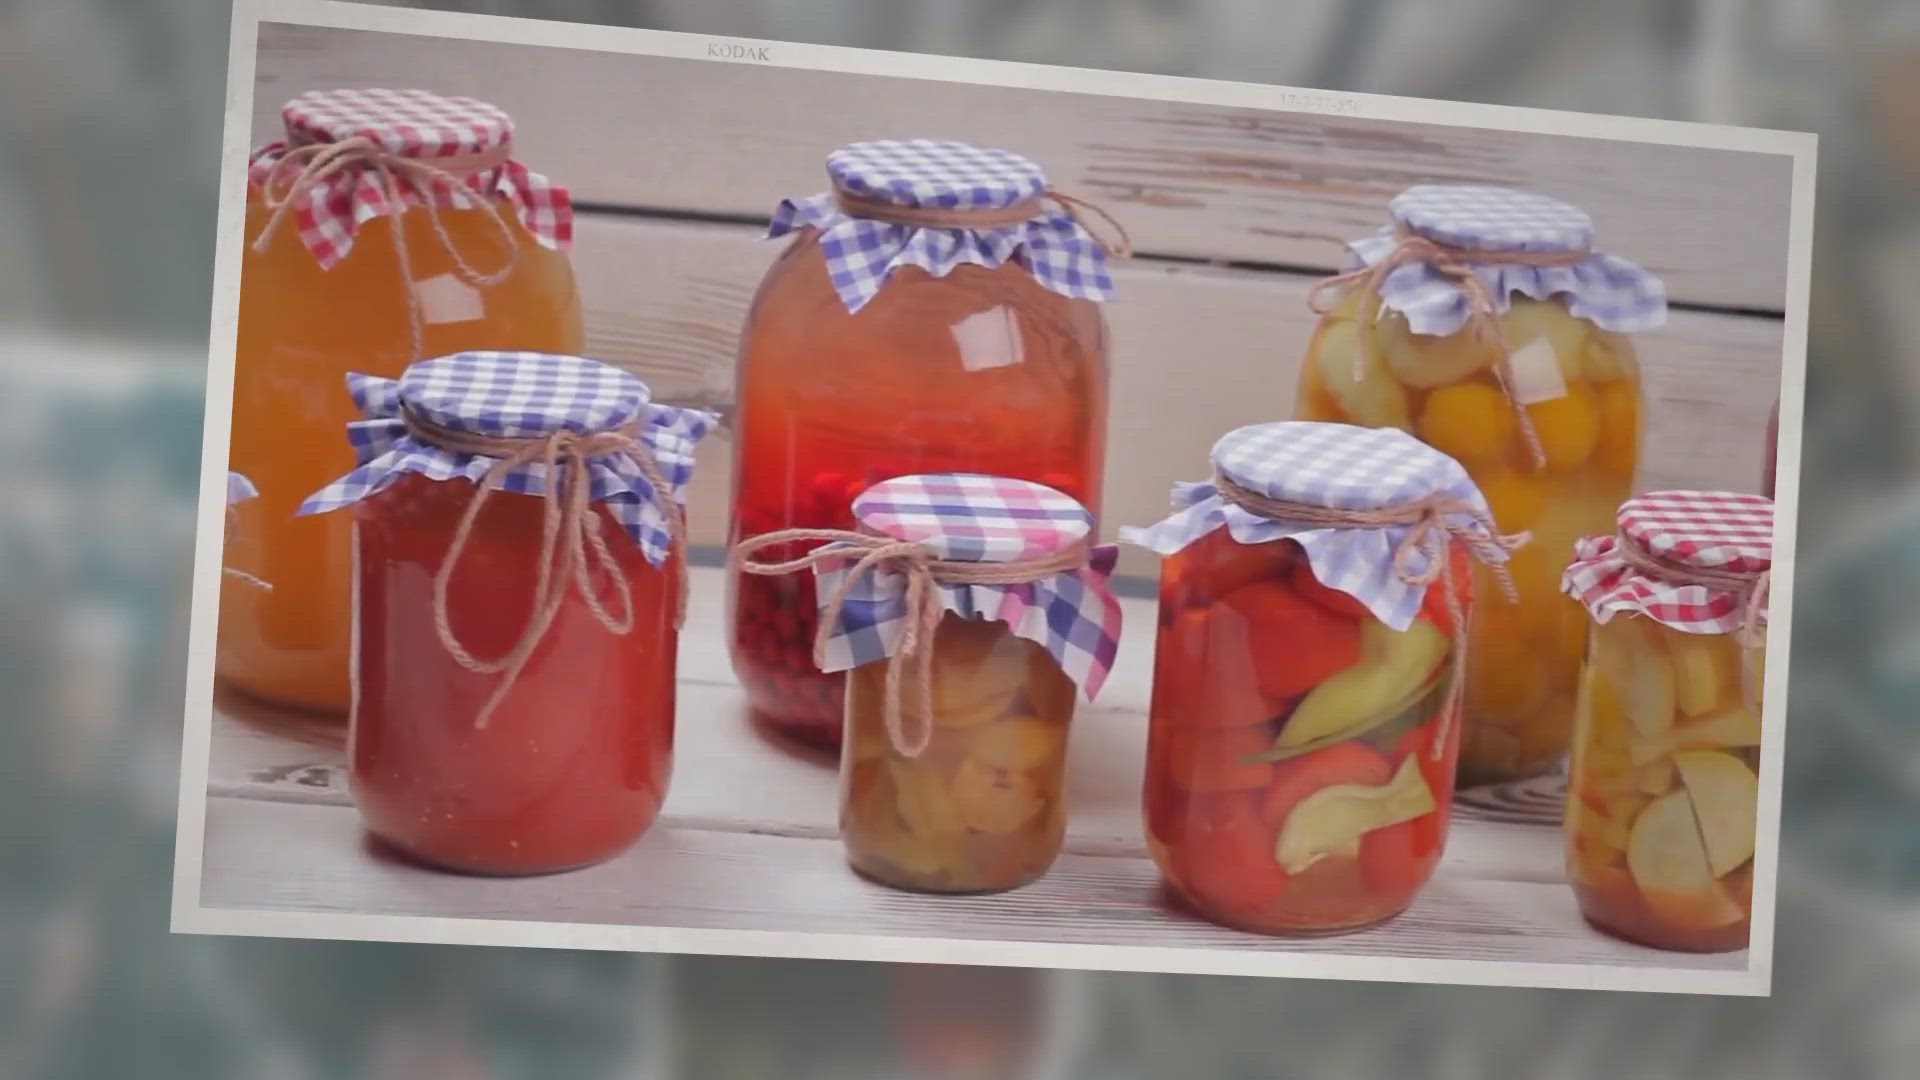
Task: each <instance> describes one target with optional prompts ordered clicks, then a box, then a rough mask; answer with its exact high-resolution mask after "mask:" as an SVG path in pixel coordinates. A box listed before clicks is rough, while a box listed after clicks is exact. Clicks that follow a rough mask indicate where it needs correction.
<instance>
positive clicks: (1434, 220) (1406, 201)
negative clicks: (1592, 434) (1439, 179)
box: [1345, 184, 1667, 336]
mask: <svg viewBox="0 0 1920 1080" xmlns="http://www.w3.org/2000/svg"><path fill="white" fill-rule="evenodd" d="M1389 209H1390V210H1391V212H1392V215H1393V220H1394V224H1393V225H1388V226H1385V227H1383V228H1381V229H1380V231H1379V232H1377V233H1375V234H1374V235H1372V236H1369V237H1366V238H1364V239H1360V240H1355V241H1352V242H1351V243H1349V244H1348V245H1347V248H1348V261H1347V265H1346V267H1345V269H1346V270H1357V269H1359V268H1361V267H1363V266H1371V265H1373V264H1374V263H1376V262H1378V261H1379V260H1381V259H1383V258H1385V257H1386V256H1387V254H1388V253H1389V252H1391V251H1393V249H1394V248H1395V247H1397V246H1398V243H1399V242H1398V240H1397V239H1396V238H1395V236H1394V233H1395V230H1396V228H1404V229H1406V230H1407V231H1409V232H1412V233H1413V234H1414V235H1416V236H1422V237H1425V238H1426V239H1428V240H1432V241H1434V242H1435V243H1438V244H1445V245H1447V246H1450V247H1460V248H1468V249H1471V250H1475V251H1524V252H1566V251H1578V250H1581V249H1582V248H1590V247H1591V246H1592V244H1593V240H1594V230H1593V221H1592V220H1591V219H1590V218H1588V217H1587V214H1586V212H1585V211H1583V210H1581V209H1580V208H1579V207H1576V206H1570V205H1568V204H1567V203H1564V202H1561V201H1560V200H1558V199H1553V198H1549V197H1547V196H1545V195H1539V194H1535V193H1533V192H1530V191H1522V190H1519V189H1516V188H1502V187H1487V186H1478V185H1465V184H1421V185H1417V186H1414V187H1410V188H1408V189H1407V190H1405V191H1403V192H1401V193H1400V194H1399V195H1397V196H1395V197H1394V199H1393V201H1392V202H1391V203H1390V204H1389ZM1474 272H1475V273H1476V274H1478V275H1479V276H1480V279H1481V280H1482V281H1484V282H1486V284H1487V286H1488V288H1489V289H1490V290H1491V292H1492V295H1493V297H1494V302H1495V304H1496V306H1497V307H1498V308H1499V310H1501V311H1505V310H1506V309H1507V305H1508V303H1509V302H1510V298H1511V296H1512V294H1514V293H1519V294H1521V295H1523V296H1529V297H1532V298H1533V299H1536V300H1545V299H1548V298H1549V297H1559V298H1560V299H1561V300H1563V301H1564V302H1565V303H1566V305H1567V309H1568V310H1569V311H1571V312H1572V313H1573V314H1574V315H1576V316H1578V317H1580V318H1582V319H1586V320H1589V321H1590V322H1592V323H1593V324H1594V325H1596V326H1598V327H1600V328H1601V329H1603V330H1611V331H1614V332H1616V333H1635V332H1638V331H1642V330H1653V329H1656V328H1658V327H1659V326H1661V325H1662V324H1663V323H1665V322H1666V318H1667V288H1666V285H1665V284H1664V283H1663V282H1662V281H1661V280H1660V279H1659V278H1657V277H1655V276H1654V275H1653V274H1651V273H1649V272H1647V271H1646V270H1644V269H1642V268H1641V267H1639V266H1637V265H1635V264H1633V263H1631V262H1628V261H1627V260H1625V259H1622V258H1620V257H1619V256H1617V255H1608V254H1605V253H1602V252H1597V251H1596V252H1594V253H1593V254H1591V255H1589V256H1588V257H1587V258H1585V259H1582V260H1581V261H1579V262H1577V263H1574V264H1573V265H1571V266H1523V265H1520V264H1517V263H1499V262H1489V263H1477V264H1476V265H1475V266H1474ZM1380 299H1381V302H1382V303H1383V304H1385V306H1386V307H1388V308H1389V309H1391V310H1393V311H1397V312H1399V313H1400V314H1402V315H1404V316H1406V319H1407V325H1408V326H1409V327H1411V328H1412V330H1413V332H1414V333H1416V334H1433V335H1439V336H1445V335H1448V334H1454V333H1458V332H1459V331H1460V329H1461V328H1462V327H1464V326H1465V325H1466V324H1467V319H1468V317H1469V315H1470V314H1471V305H1470V304H1469V302H1468V300H1467V296H1466V294H1465V293H1463V292H1462V291H1461V290H1460V287H1459V285H1458V284H1457V283H1455V282H1454V280H1453V279H1451V278H1449V277H1447V276H1446V275H1445V274H1442V273H1440V272H1439V271H1437V270H1435V269H1433V268H1432V267H1431V266H1428V265H1426V264H1424V263H1416V264H1412V265H1408V266H1402V267H1400V268H1399V269H1397V270H1395V271H1393V272H1392V273H1391V274H1388V275H1387V278H1386V280H1385V281H1384V282H1382V283H1381V288H1380Z"/></svg>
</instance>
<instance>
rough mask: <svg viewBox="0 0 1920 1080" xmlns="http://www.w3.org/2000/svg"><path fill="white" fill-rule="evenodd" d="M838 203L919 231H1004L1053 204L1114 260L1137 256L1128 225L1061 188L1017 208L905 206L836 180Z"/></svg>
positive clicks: (864, 215)
mask: <svg viewBox="0 0 1920 1080" xmlns="http://www.w3.org/2000/svg"><path fill="white" fill-rule="evenodd" d="M833 198H834V202H835V203H836V204H838V205H839V207H840V210H841V212H842V213H844V214H847V215H848V216H850V217H857V218H865V219H867V220H869V221H882V222H885V223H887V224H889V225H906V226H909V227H912V228H916V229H1004V228H1007V227H1009V226H1012V225H1018V224H1020V223H1022V222H1025V221H1031V220H1033V219H1034V218H1036V217H1039V216H1040V215H1041V214H1042V213H1044V212H1045V211H1046V204H1047V203H1049V202H1051V203H1054V204H1056V205H1058V206H1059V207H1060V209H1062V210H1064V211H1066V214H1067V216H1068V217H1069V218H1072V219H1073V223H1074V224H1076V225H1078V226H1080V227H1081V228H1082V229H1085V230H1086V231H1087V235H1089V236H1091V237H1093V238H1094V241H1095V242H1096V243H1098V244H1099V245H1100V246H1101V247H1102V248H1104V249H1106V252H1107V255H1108V256H1109V257H1110V258H1113V259H1118V260H1122V261H1124V260H1126V259H1130V258H1132V257H1133V238H1132V237H1131V236H1129V235H1128V233H1127V229H1126V226H1124V225H1122V224H1120V222H1119V221H1118V220H1117V219H1115V218H1114V216H1113V215H1112V214H1109V213H1108V212H1107V211H1106V210H1105V209H1103V208H1102V207H1101V206H1100V205H1099V204H1098V203H1095V202H1093V201H1091V200H1089V199H1082V198H1080V197H1079V196H1077V195H1069V194H1067V193H1066V192H1064V191H1060V190H1059V189H1057V188H1051V187H1050V188H1048V189H1047V190H1045V191H1043V192H1041V193H1040V194H1038V195H1035V196H1034V197H1032V198H1030V199H1023V200H1021V201H1020V202H1017V203H1014V204H1013V205H1012V206H1001V207H979V208H975V207H957V206H901V205H899V204H897V203H890V202H887V201H885V200H883V199H876V198H873V197H872V196H869V195H861V194H858V193H856V192H852V191H849V190H847V189H846V188H845V187H844V186H842V185H841V184H840V183H839V181H837V180H835V181H833ZM1082 210H1085V211H1090V212H1092V213H1094V214H1097V215H1099V217H1100V219H1101V220H1102V221H1104V222H1106V223H1107V225H1108V226H1110V227H1111V228H1112V229H1113V231H1114V233H1115V234H1116V236H1117V239H1110V238H1109V237H1107V236H1103V235H1101V233H1100V232H1098V231H1096V230H1095V229H1093V227H1092V226H1090V225H1088V224H1087V221H1086V219H1085V218H1084V217H1082V216H1081V211H1082Z"/></svg>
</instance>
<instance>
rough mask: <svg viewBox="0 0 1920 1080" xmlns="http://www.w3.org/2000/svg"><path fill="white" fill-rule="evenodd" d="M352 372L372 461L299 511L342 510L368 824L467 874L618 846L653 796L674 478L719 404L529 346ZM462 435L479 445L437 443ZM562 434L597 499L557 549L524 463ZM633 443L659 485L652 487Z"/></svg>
mask: <svg viewBox="0 0 1920 1080" xmlns="http://www.w3.org/2000/svg"><path fill="white" fill-rule="evenodd" d="M354 386H355V397H356V399H358V400H362V401H365V402H368V407H367V411H366V414H367V418H368V419H367V421H365V422H362V423H361V424H359V425H358V426H357V428H356V438H359V439H370V440H373V441H374V445H372V446H370V447H368V448H367V449H365V450H363V457H364V458H365V460H366V461H367V464H365V465H363V466H362V467H361V468H360V469H359V470H357V471H355V472H354V473H351V474H349V475H348V476H346V477H345V478H343V479H341V480H339V481H337V482H336V483H335V484H334V485H333V486H331V487H329V488H327V489H325V490H323V491H321V492H320V493H319V494H317V495H315V496H314V497H313V498H312V499H310V500H309V501H308V502H307V503H306V505H305V506H304V507H303V508H302V512H303V513H317V512H321V511H326V510H333V509H338V508H341V507H345V506H350V505H351V506H353V508H354V512H353V515H352V526H353V528H352V540H353V565H354V573H355V576H354V579H353V613H354V640H355V643H356V645H355V651H354V655H353V659H354V664H353V679H352V686H353V709H352V715H351V721H350V728H349V735H348V746H347V756H348V770H349V772H348V777H349V782H350V784H351V786H352V790H353V796H354V801H355V803H356V804H357V805H358V806H359V809H360V812H361V815H362V817H363V818H364V819H365V821H366V824H367V827H368V828H369V829H370V830H371V831H372V832H373V833H374V834H375V835H377V836H379V837H380V838H381V839H382V840H384V841H386V842H387V843H389V844H391V845H393V846H394V847H396V848H398V849H399V850H401V851H403V852H405V853H407V854H408V855H411V856H412V857H414V858H416V859H419V860H421V861H423V862H426V863H429V864H432V865H435V866H438V867H442V868H445V869H450V870H455V871H461V872H467V873H477V874H498V875H507V874H534V873H546V872H551V871H557V870H565V869H570V868H573V867H579V866H585V865H589V864H592V863H596V862H599V861H602V860H604V859H607V858H610V857H611V856H613V855H616V854H618V853H619V852H620V851H622V850H624V849H625V848H626V847H627V846H628V845H630V844H632V843H633V841H634V840H635V839H637V838H638V837H639V836H640V835H641V833H642V832H644V831H645V830H646V828H647V827H648V826H649V825H650V824H651V823H652V822H653V819H654V816H655V814H656V813H657V812H658V811H659V808H660V803H661V800H662V799H663V798H665V796H666V791H667V781H668V774H669V770H670V763H671V753H672V747H673V716H674V681H675V652H676V646H677V642H678V628H679V619H680V616H681V612H682V594H681V590H682V588H683V578H684V567H683V562H682V552H681V551H680V548H679V544H678V541H677V540H676V539H675V537H677V535H678V533H679V525H678V521H679V519H680V508H679V492H680V489H681V487H682V486H683V485H684V484H685V483H686V481H687V479H688V478H689V476H690V473H691V470H692V457H691V451H692V446H693V443H694V442H695V441H697V440H698V439H699V438H700V437H701V436H702V435H704V433H705V431H706V430H707V428H708V427H709V426H710V425H711V423H712V421H713V418H712V417H711V416H708V415H707V414H704V413H693V412H686V411H683V410H678V409H670V408H667V407H664V406H657V405H652V404H650V402H649V400H648V392H647V389H646V387H645V386H644V384H642V383H641V382H640V381H639V380H638V379H635V378H634V377H633V376H631V375H628V374H626V373H625V372H622V371H619V370H618V369H615V368H611V367H607V366H605V365H601V364H597V363H594V362H593V361H588V360H581V359H578V358H574V357H563V356H549V355H543V354H531V353H491V352H490V353H470V354H460V355H456V356H452V357H445V358H441V359H438V360H432V361H427V362H424V363H420V364H416V365H413V366H412V367H411V368H409V369H408V370H407V372H406V374H405V375H404V376H403V377H402V379H401V380H399V381H398V382H397V383H396V382H393V381H390V380H384V379H377V378H373V377H363V376H355V380H354ZM475 386H485V387H489V388H491V389H495V390H498V391H499V393H500V396H498V397H495V396H492V394H491V392H490V393H489V395H488V396H486V397H484V398H482V397H481V396H479V395H477V394H474V393H473V391H472V388H473V387H475ZM502 400H507V401H514V402H516V405H515V411H514V412H513V413H512V414H511V415H507V414H501V413H497V412H493V411H491V410H492V409H497V408H498V404H497V403H498V402H499V401H502ZM523 403H524V407H522V404H523ZM634 428H638V429H639V435H638V437H637V438H632V437H629V436H628V435H627V434H626V432H628V431H631V430H632V429H634ZM447 433H452V435H451V436H449V435H448V434H447ZM475 437H479V438H482V439H484V440H486V442H485V443H484V444H483V445H484V446H485V447H486V449H485V451H484V452H481V451H472V450H470V449H466V450H462V451H459V452H456V451H454V450H452V449H449V446H451V445H455V444H466V445H467V446H468V447H470V446H471V445H472V443H471V440H472V439H473V438H475ZM596 438H598V439H599V442H598V443H596V442H594V441H593V440H595V439H596ZM555 439H559V440H562V441H561V442H559V443H558V450H557V451H556V452H557V453H558V454H559V455H560V460H561V462H562V464H561V467H560V472H561V475H562V480H561V483H562V484H563V485H564V486H567V487H571V486H572V485H575V484H579V485H589V484H590V485H592V486H593V488H594V489H595V490H597V491H600V492H602V493H603V494H602V495H601V496H600V497H599V498H598V499H595V500H593V501H590V502H584V503H583V504H581V506H580V507H579V508H577V509H576V508H574V507H572V506H571V504H566V505H565V508H563V509H562V511H561V517H560V519H559V525H558V532H557V534H556V535H557V541H556V544H557V550H558V552H559V553H560V554H559V555H558V556H557V557H556V562H555V563H548V562H546V561H545V560H543V551H544V550H545V549H544V548H543V544H544V543H545V542H546V540H545V531H546V529H547V527H548V523H547V517H548V515H549V509H550V508H549V503H548V495H549V491H548V488H547V487H546V486H545V484H546V481H544V480H541V479H539V475H540V474H539V473H537V472H536V471H535V470H536V467H537V466H538V463H539V457H540V455H542V454H544V452H545V449H546V447H547V444H548V443H549V442H551V441H552V440H555ZM575 439H579V440H586V441H584V442H582V441H571V442H570V441H567V440H575ZM529 453H530V454H532V455H534V460H533V461H532V462H531V463H530V462H529V461H528V460H526V459H525V458H524V457H522V456H521V455H523V454H529ZM641 455H646V456H647V458H648V459H649V460H650V461H651V462H652V463H653V464H654V465H655V466H656V467H657V469H658V473H657V475H660V476H661V477H662V478H663V479H664V481H665V482H666V483H667V484H668V485H669V486H670V487H671V488H672V490H670V491H667V492H656V490H655V489H654V487H653V485H652V482H651V480H649V479H648V478H647V475H646V472H645V471H644V470H643V469H642V468H641V467H640V466H639V465H637V464H636V462H637V461H639V460H640V456H641ZM449 473H451V475H452V478H451V479H446V480H442V479H440V477H441V476H445V475H448V474H449ZM614 496H618V497H617V498H615V497H614ZM476 500H477V501H478V506H477V508H476V505H475V504H476ZM469 518H470V519H471V520H470V522H469ZM596 533H597V535H598V536H599V537H601V538H603V539H604V544H605V554H604V557H597V556H596V547H597V545H596V544H595V543H594V542H593V540H592V539H591V537H592V535H593V534H596ZM576 567H580V568H581V569H582V570H583V571H584V576H585V580H586V581H587V582H590V589H591V592H590V593H589V592H587V591H584V589H583V586H582V585H581V583H580V579H578V578H576V577H575V576H574V575H575V573H576V569H575V568H576ZM555 574H557V575H560V577H559V579H558V580H555V579H554V578H552V577H550V576H548V575H555ZM442 578H444V581H442ZM442 589H444V600H442V599H440V597H439V595H437V594H438V593H439V592H440V590H442ZM543 596H545V597H548V600H547V601H546V603H545V605H544V606H543V605H542V600H541V598H542V597H543ZM442 625H444V627H445V629H444V631H443V630H442V629H441V626H442Z"/></svg>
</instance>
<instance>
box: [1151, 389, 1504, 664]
mask: <svg viewBox="0 0 1920 1080" xmlns="http://www.w3.org/2000/svg"><path fill="white" fill-rule="evenodd" d="M1213 464H1214V468H1215V469H1217V470H1218V471H1219V472H1220V473H1222V474H1224V475H1225V476H1226V477H1227V478H1228V479H1230V480H1232V481H1233V482H1234V483H1236V484H1239V485H1240V486H1242V487H1245V488H1247V489H1249V490H1251V491H1255V492H1258V493H1259V494H1261V495H1264V496H1266V497H1267V498H1269V499H1279V500H1283V501H1286V502H1297V503H1304V504H1307V505H1310V506H1324V507H1327V508H1329V509H1335V510H1379V509H1383V508H1385V507H1389V506H1398V505H1401V504H1404V503H1408V502H1414V501H1418V500H1420V499H1424V498H1427V497H1429V496H1432V495H1440V496H1444V497H1447V498H1451V499H1456V500H1458V501H1460V502H1461V503H1464V504H1465V505H1468V506H1471V507H1474V508H1476V509H1478V510H1481V511H1485V510H1486V507H1487V503H1486V499H1485V498H1484V497H1483V496H1481V494H1480V489H1479V488H1478V487H1476V486H1475V485H1474V482H1473V479H1472V478H1471V477H1469V476H1468V475H1467V471H1466V469H1464V468H1462V467H1461V465H1460V463H1459V462H1457V461H1455V460H1454V459H1452V458H1450V457H1448V456H1447V455H1445V454H1443V453H1441V452H1440V451H1438V450H1435V449H1433V448H1432V447H1430V446H1428V445H1426V444H1425V443H1422V442H1421V441H1420V440H1418V439H1416V438H1414V437H1413V436H1411V435H1409V434H1407V433H1406V432H1404V431H1401V430H1399V429H1397V428H1363V427H1355V426H1353V425H1350V424H1323V423H1315V422H1311V421H1304V420H1302V421H1289V422H1286V423H1276V424H1254V425H1252V426H1250V427H1243V428H1239V429H1238V430H1235V431H1230V432H1228V433H1227V434H1226V435H1224V436H1222V437H1221V439H1220V441H1219V442H1217V443H1215V444H1214V447H1213ZM1173 507H1174V514H1173V516H1171V517H1169V518H1167V519H1166V520H1164V521H1161V522H1159V523H1158V524H1155V525H1150V526H1148V527H1146V528H1143V529H1140V528H1127V529H1121V530H1120V539H1122V540H1124V541H1126V542H1127V543H1130V544H1138V545H1140V546H1141V547H1145V548H1148V549H1150V550H1153V551H1156V552H1158V553H1160V554H1161V555H1172V554H1173V553H1175V552H1177V551H1179V550H1181V549H1182V548H1185V547H1186V546H1187V545H1189V544H1191V543H1193V542H1194V541H1195V540H1198V539H1200V538H1201V537H1202V536H1205V535H1207V534H1208V533H1210V532H1213V531H1214V530H1216V529H1219V528H1221V527H1222V526H1224V527H1225V528H1226V529H1227V531H1228V532H1229V533H1230V534H1231V535H1232V536H1233V538H1234V539H1235V540H1238V541H1239V542H1240V543H1243V544H1260V543H1265V542H1267V541H1271V540H1280V539H1291V540H1294V541H1297V542H1298V543H1299V544H1300V546H1301V547H1302V548H1304V549H1305V550H1306V553H1307V559H1308V561H1309V562H1310V563H1311V564H1312V566H1313V573H1314V576H1315V577H1318V578H1319V579H1320V580H1321V581H1322V582H1323V583H1325V584H1326V585H1327V586H1328V587H1330V588H1334V589H1339V590H1340V591H1341V592H1344V593H1346V594H1348V595H1349V596H1352V597H1353V598H1354V599H1356V600H1359V601H1360V602H1361V603H1362V604H1364V605H1366V607H1367V610H1369V611H1371V612H1372V613H1373V614H1374V617H1375V618H1378V619H1379V620H1380V621H1381V622H1384V623H1386V624H1387V625H1388V626H1391V627H1393V628H1394V629H1395V630H1405V629H1406V628H1407V627H1408V626H1410V625H1412V623H1413V619H1414V617H1415V616H1416V615H1417V614H1419V611H1420V603H1421V601H1422V600H1423V599H1424V598H1425V596H1426V590H1425V589H1424V588H1416V587H1414V586H1410V585H1408V584H1407V583H1406V582H1404V581H1402V580H1400V577H1399V575H1398V574H1396V573H1395V572H1394V569H1393V556H1394V551H1395V549H1396V548H1398V546H1399V545H1400V543H1401V542H1402V541H1403V540H1405V539H1406V535H1407V531H1408V528H1409V526H1395V527H1391V528H1382V529H1336V528H1326V527H1323V526H1317V525H1304V526H1303V525H1296V524H1292V523H1289V522H1286V521H1276V520H1274V519H1272V518H1266V517H1261V516H1259V515H1257V514H1253V513H1249V512H1248V511H1246V510H1243V509H1241V508H1240V507H1238V506H1234V505H1232V504H1230V503H1228V502H1226V501H1224V500H1223V499H1221V498H1220V496H1219V494H1218V493H1217V492H1216V491H1215V489H1214V486H1213V484H1212V483H1211V482H1208V483H1198V484H1179V485H1176V486H1175V487H1174V489H1173ZM1460 523H1461V524H1462V525H1466V526H1468V527H1470V528H1471V529H1472V531H1474V532H1476V533H1480V534H1482V535H1484V534H1485V529H1484V528H1482V527H1481V526H1479V525H1477V524H1473V523H1472V522H1470V521H1469V520H1467V519H1465V517H1464V515H1463V516H1462V519H1461V522H1460ZM1408 568H1409V569H1410V570H1412V571H1413V572H1415V573H1419V572H1422V571H1424V569H1425V559H1424V557H1423V558H1419V559H1414V560H1413V561H1412V562H1411V564H1410V566H1409V567H1408Z"/></svg>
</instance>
